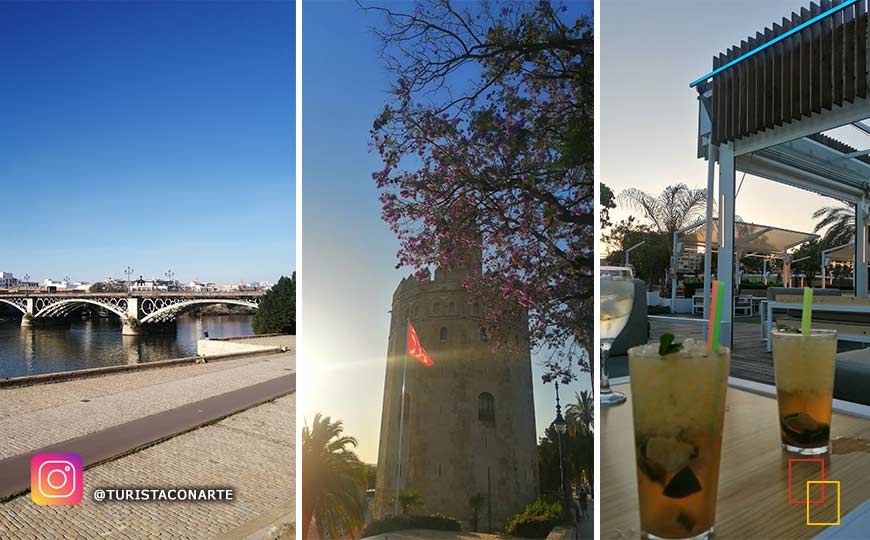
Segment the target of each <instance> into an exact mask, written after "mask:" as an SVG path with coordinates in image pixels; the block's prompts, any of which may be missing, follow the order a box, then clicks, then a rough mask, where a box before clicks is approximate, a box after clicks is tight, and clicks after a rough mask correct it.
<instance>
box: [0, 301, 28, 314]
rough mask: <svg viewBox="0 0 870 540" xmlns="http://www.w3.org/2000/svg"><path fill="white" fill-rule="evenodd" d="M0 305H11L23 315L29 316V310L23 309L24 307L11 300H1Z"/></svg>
mask: <svg viewBox="0 0 870 540" xmlns="http://www.w3.org/2000/svg"><path fill="white" fill-rule="evenodd" d="M0 303H3V304H7V305H10V306H12V307H14V308H15V309H17V310H18V311H20V312H21V313H24V314H27V309H25V308H24V307H22V306H20V305H18V304H16V303H15V302H13V301H11V300H6V299H3V298H0Z"/></svg>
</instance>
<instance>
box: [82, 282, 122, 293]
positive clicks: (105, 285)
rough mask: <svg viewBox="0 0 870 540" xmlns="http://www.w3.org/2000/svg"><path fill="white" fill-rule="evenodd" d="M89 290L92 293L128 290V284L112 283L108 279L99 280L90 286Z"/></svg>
mask: <svg viewBox="0 0 870 540" xmlns="http://www.w3.org/2000/svg"><path fill="white" fill-rule="evenodd" d="M88 292H92V293H116V292H127V285H125V284H123V283H111V282H107V281H98V282H97V283H94V284H93V285H91V286H90V287H89V288H88Z"/></svg>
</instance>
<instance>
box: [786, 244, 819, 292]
mask: <svg viewBox="0 0 870 540" xmlns="http://www.w3.org/2000/svg"><path fill="white" fill-rule="evenodd" d="M823 249H824V246H823V245H822V241H821V240H819V239H814V240H810V241H809V242H805V243H803V244H801V246H800V247H799V248H798V249H797V250H795V251H794V252H793V253H792V254H791V257H792V260H797V259H802V258H804V257H809V258H808V259H806V260H804V261H800V262H796V263H792V265H791V271H792V274H793V275H794V276H797V275H799V274H804V275H805V276H806V280H805V283H804V284H805V285H806V286H808V287H812V284H813V280H814V279H815V276H816V274H818V273H820V272H821V271H822V250H823ZM795 283H798V284H800V281H798V280H795Z"/></svg>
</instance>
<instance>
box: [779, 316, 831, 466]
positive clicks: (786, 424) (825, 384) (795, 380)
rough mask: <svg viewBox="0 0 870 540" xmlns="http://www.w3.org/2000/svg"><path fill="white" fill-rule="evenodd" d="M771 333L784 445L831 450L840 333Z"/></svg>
mask: <svg viewBox="0 0 870 540" xmlns="http://www.w3.org/2000/svg"><path fill="white" fill-rule="evenodd" d="M771 336H772V338H773V370H774V376H775V377H776V402H777V404H778V405H779V428H780V437H781V440H782V447H783V448H785V449H786V450H788V451H789V452H795V453H798V454H803V455H816V454H824V453H825V452H828V451H829V450H830V449H831V406H832V403H833V399H834V364H835V359H836V357H837V332H836V331H834V330H812V331H810V333H809V334H807V335H803V334H801V333H800V332H797V331H793V332H789V331H786V330H775V331H773V332H771Z"/></svg>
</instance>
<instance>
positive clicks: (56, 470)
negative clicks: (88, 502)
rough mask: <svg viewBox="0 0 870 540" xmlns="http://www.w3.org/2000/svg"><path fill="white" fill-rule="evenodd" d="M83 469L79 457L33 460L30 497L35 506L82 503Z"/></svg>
mask: <svg viewBox="0 0 870 540" xmlns="http://www.w3.org/2000/svg"><path fill="white" fill-rule="evenodd" d="M82 469H83V467H82V458H81V457H79V455H78V454H36V455H35V456H33V459H31V460H30V498H31V499H33V502H35V503H36V504H78V503H80V502H81V500H82V494H83V493H84V489H83V485H82V484H83V482H82V480H83V477H82Z"/></svg>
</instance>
